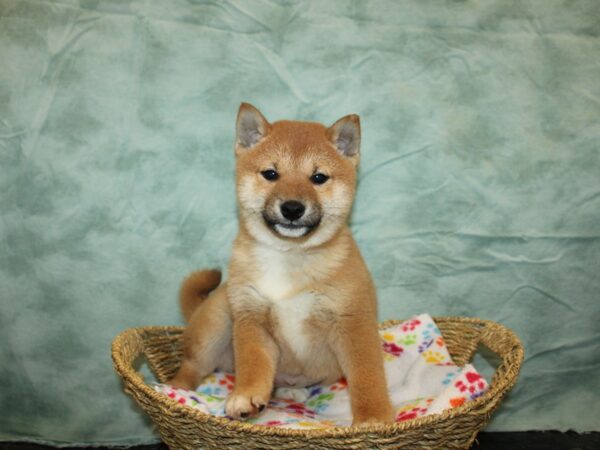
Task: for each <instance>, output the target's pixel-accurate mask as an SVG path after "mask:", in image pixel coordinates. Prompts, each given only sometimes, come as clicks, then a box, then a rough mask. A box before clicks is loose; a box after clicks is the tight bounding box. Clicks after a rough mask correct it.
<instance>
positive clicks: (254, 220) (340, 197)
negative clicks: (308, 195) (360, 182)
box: [238, 175, 353, 251]
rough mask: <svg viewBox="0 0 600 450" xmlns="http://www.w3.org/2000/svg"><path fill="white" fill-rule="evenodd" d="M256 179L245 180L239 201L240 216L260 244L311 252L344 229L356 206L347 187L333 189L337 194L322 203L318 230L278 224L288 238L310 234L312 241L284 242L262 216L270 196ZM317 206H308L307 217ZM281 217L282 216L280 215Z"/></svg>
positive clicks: (278, 231) (247, 177) (279, 231)
mask: <svg viewBox="0 0 600 450" xmlns="http://www.w3.org/2000/svg"><path fill="white" fill-rule="evenodd" d="M257 187H258V186H257V181H256V177H255V176H253V175H249V176H246V177H244V178H242V179H241V180H240V182H239V187H238V198H239V206H240V214H241V215H242V216H243V217H244V222H245V224H246V227H247V231H248V233H250V235H251V236H252V237H253V238H254V239H256V240H257V241H258V242H260V243H262V244H265V245H268V246H271V247H274V248H277V249H279V250H283V251H288V250H291V249H293V248H298V249H308V248H311V247H317V246H319V245H322V244H324V243H325V242H327V241H328V240H330V239H331V238H333V237H334V236H335V234H336V233H337V231H338V230H339V229H340V227H341V226H342V225H343V224H344V223H346V220H347V216H348V214H349V212H350V208H351V206H352V200H353V199H352V192H351V191H350V189H348V188H347V187H346V186H345V185H343V184H336V185H334V187H333V195H331V196H330V198H328V199H326V200H324V201H323V202H322V204H321V211H322V216H321V221H320V223H319V225H318V226H317V227H316V228H315V229H314V230H312V231H311V230H309V227H286V226H285V225H283V224H275V225H274V227H273V228H274V230H275V232H276V233H278V234H280V235H281V236H283V237H286V238H300V237H302V236H305V235H306V234H307V233H308V232H309V231H310V233H311V234H310V236H309V237H308V239H306V240H305V241H302V242H294V241H290V240H288V239H280V238H278V237H277V235H276V234H275V233H273V231H272V230H270V229H269V225H267V224H266V223H265V221H264V219H263V217H262V213H263V211H264V209H265V205H266V196H265V195H264V193H263V192H261V190H260V189H258V188H257ZM312 208H313V206H312V205H310V204H309V205H307V212H306V214H310V213H311V210H312ZM278 216H280V213H278ZM280 218H281V217H280Z"/></svg>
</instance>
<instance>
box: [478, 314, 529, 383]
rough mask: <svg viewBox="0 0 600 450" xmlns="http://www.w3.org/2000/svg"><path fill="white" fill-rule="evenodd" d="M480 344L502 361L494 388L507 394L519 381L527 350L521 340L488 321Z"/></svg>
mask: <svg viewBox="0 0 600 450" xmlns="http://www.w3.org/2000/svg"><path fill="white" fill-rule="evenodd" d="M478 343H480V344H482V345H484V346H485V347H487V348H488V349H490V350H491V351H492V352H494V353H495V354H496V355H498V356H499V357H500V359H501V363H500V364H499V365H498V367H497V368H496V371H495V372H494V376H493V378H492V387H493V388H494V389H498V390H500V391H503V392H506V391H508V389H510V388H511V387H512V386H513V385H514V384H515V382H516V381H517V376H518V375H519V369H520V367H521V363H522V362H523V357H524V355H525V350H524V348H523V344H521V341H520V340H519V338H518V337H517V336H516V335H515V334H514V333H513V332H512V331H511V330H510V329H508V328H506V327H505V326H503V325H500V324H499V323H495V322H491V321H486V323H485V325H484V327H483V328H482V329H481V333H480V334H479V339H478Z"/></svg>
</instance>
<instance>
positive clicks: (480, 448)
mask: <svg viewBox="0 0 600 450" xmlns="http://www.w3.org/2000/svg"><path fill="white" fill-rule="evenodd" d="M477 441H478V442H477V443H476V444H475V445H474V446H473V447H472V450H546V449H549V450H600V432H594V433H586V434H577V433H573V432H568V433H559V432H557V431H535V432H534V431H528V432H519V433H480V434H479V436H478V438H477ZM52 448H53V447H47V446H45V445H36V444H26V443H12V442H0V450H50V449H52ZM81 448H83V447H69V449H70V450H77V449H81ZM109 449H110V450H114V449H115V447H94V450H109ZM130 449H131V450H167V446H166V445H164V444H157V445H141V446H137V447H130Z"/></svg>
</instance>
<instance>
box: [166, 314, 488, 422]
mask: <svg viewBox="0 0 600 450" xmlns="http://www.w3.org/2000/svg"><path fill="white" fill-rule="evenodd" d="M380 335H381V346H382V351H383V352H384V360H385V371H386V377H387V383H388V389H389V392H390V395H391V399H392V403H393V405H394V407H395V409H396V421H403V420H408V419H414V418H416V417H420V416H423V415H426V414H435V413H439V412H441V411H443V410H445V409H449V408H454V407H457V406H460V405H462V404H463V403H464V402H467V401H469V400H473V399H475V398H477V397H479V396H480V395H482V394H483V393H484V392H485V391H486V390H487V388H488V384H487V382H486V381H485V379H484V378H483V377H482V376H481V375H479V373H477V371H476V370H475V368H474V367H473V366H472V365H470V364H467V365H466V366H464V367H462V368H461V367H458V366H457V365H455V364H454V363H453V362H452V359H451V358H450V354H449V353H448V350H447V349H446V345H445V343H444V339H443V337H442V336H441V333H440V330H439V329H438V327H437V326H436V325H435V322H434V321H433V320H432V318H431V317H430V316H429V315H427V314H421V315H418V316H415V317H413V318H411V319H409V320H406V321H404V322H402V323H400V324H398V325H395V326H393V327H390V328H387V329H385V330H381V331H380ZM234 383H235V376H234V375H233V374H228V373H222V372H215V373H214V374H212V375H210V376H208V377H207V378H206V379H205V380H204V382H203V383H202V384H201V385H200V386H198V388H197V389H196V390H195V391H188V390H185V389H174V388H172V387H171V386H168V385H166V384H157V385H155V389H156V390H157V391H159V392H162V393H164V394H165V395H167V396H168V397H169V398H171V399H173V401H176V402H178V403H180V404H183V405H187V406H191V407H193V408H197V409H199V410H201V411H203V412H205V413H207V414H213V415H215V416H220V417H224V416H225V412H224V405H225V399H226V398H227V395H228V394H229V393H230V392H231V390H232V389H233V385H234ZM248 422H250V423H254V424H263V425H269V426H275V427H285V428H304V429H306V428H327V427H336V426H348V425H350V424H351V423H352V413H351V410H350V398H349V395H348V385H347V383H346V380H344V379H340V380H339V381H338V382H336V383H334V384H332V385H328V386H321V385H316V386H312V387H309V388H305V389H299V390H298V389H294V390H290V389H278V390H276V392H275V395H274V397H273V398H272V399H271V401H270V403H269V406H268V407H267V408H266V409H265V411H263V412H262V413H261V414H260V415H258V416H256V417H254V418H251V419H248Z"/></svg>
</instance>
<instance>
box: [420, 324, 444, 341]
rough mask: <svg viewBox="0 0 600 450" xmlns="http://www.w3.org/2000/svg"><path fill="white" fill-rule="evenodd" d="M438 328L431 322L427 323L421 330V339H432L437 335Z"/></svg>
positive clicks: (438, 333)
mask: <svg viewBox="0 0 600 450" xmlns="http://www.w3.org/2000/svg"><path fill="white" fill-rule="evenodd" d="M440 334H441V333H440V330H439V329H438V327H436V326H435V325H434V324H432V323H428V324H427V326H426V327H425V329H424V330H423V339H425V340H426V341H428V340H430V339H433V338H434V337H435V336H439V335H440Z"/></svg>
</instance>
